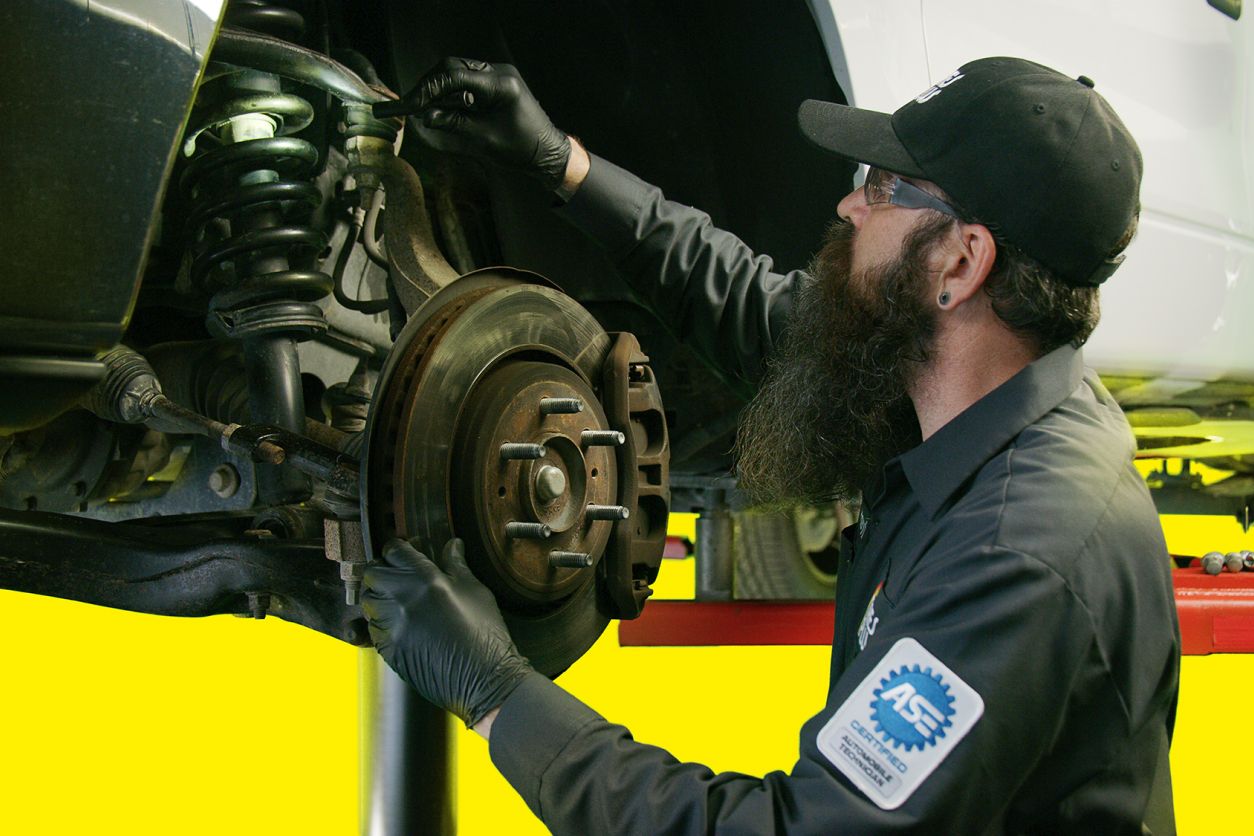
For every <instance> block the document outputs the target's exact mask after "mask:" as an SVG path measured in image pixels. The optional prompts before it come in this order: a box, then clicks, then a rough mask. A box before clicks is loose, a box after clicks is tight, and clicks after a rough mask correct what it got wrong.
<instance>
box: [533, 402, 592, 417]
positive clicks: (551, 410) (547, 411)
mask: <svg viewBox="0 0 1254 836" xmlns="http://www.w3.org/2000/svg"><path fill="white" fill-rule="evenodd" d="M576 412H583V401H581V400H579V399H578V398H541V399H540V414H541V415H574V414H575V413H576Z"/></svg>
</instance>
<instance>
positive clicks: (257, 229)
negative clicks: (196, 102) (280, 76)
mask: <svg viewBox="0 0 1254 836" xmlns="http://www.w3.org/2000/svg"><path fill="white" fill-rule="evenodd" d="M248 114H259V115H264V116H267V117H269V118H270V119H271V120H272V121H273V122H274V123H275V124H276V133H279V134H283V133H293V132H295V131H298V130H300V129H302V128H303V127H305V126H306V125H308V124H309V122H310V121H311V120H312V116H313V109H312V107H311V106H310V105H309V103H308V102H307V101H305V100H304V99H302V98H300V97H299V96H294V95H291V94H285V93H258V92H256V91H241V92H240V95H236V96H234V97H233V98H231V99H229V100H228V101H227V102H225V104H223V105H221V106H220V107H218V108H216V109H215V110H214V111H213V112H212V113H211V114H209V115H208V116H207V117H206V120H205V123H204V126H203V127H201V128H200V129H199V130H197V131H195V132H193V133H192V134H191V135H190V136H191V137H192V138H193V140H194V139H195V138H196V137H198V136H199V135H200V134H201V133H203V132H205V131H206V130H207V129H209V128H211V127H213V126H216V125H222V124H226V123H228V122H229V121H230V120H231V119H232V118H236V117H240V116H245V115H248ZM317 163H318V150H317V148H315V147H314V146H313V144H311V143H309V142H307V141H305V140H303V139H299V138H297V137H293V136H282V135H280V136H272V137H263V138H258V139H247V140H244V141H241V142H235V143H230V144H226V145H223V146H222V147H219V148H214V149H212V150H209V151H206V152H203V153H201V154H200V155H199V156H197V157H196V158H195V159H193V160H192V162H191V163H190V164H189V165H188V166H187V169H186V170H185V171H184V172H183V176H182V178H181V180H180V188H182V190H183V191H184V193H185V194H186V195H187V197H188V200H189V202H190V204H191V211H190V213H189V218H188V229H189V233H190V234H191V237H192V240H193V241H196V242H198V243H196V244H194V245H193V253H192V264H191V277H192V280H193V281H194V282H196V283H197V284H198V285H202V286H208V287H209V288H210V289H211V290H214V291H215V293H214V296H213V298H212V300H211V302H210V305H209V309H210V312H209V320H208V324H209V328H210V330H211V331H213V332H214V333H215V334H216V335H218V336H225V337H244V336H252V335H255V334H260V333H273V332H280V331H281V332H288V333H292V334H294V335H297V336H301V335H304V336H309V335H311V334H313V333H316V332H318V331H323V330H326V319H325V317H324V315H323V313H322V310H321V308H319V307H318V305H317V304H315V303H316V302H317V300H319V299H321V298H322V297H324V296H326V295H327V294H328V293H330V292H331V287H332V281H331V277H330V276H329V275H327V274H326V273H323V272H321V271H320V270H316V269H313V268H312V264H313V260H314V256H315V255H316V254H317V253H318V252H319V251H321V250H322V249H323V248H324V247H326V243H327V242H326V236H325V235H324V234H323V233H322V232H320V231H318V230H317V229H315V228H313V227H312V226H310V225H309V219H310V217H311V215H312V214H313V212H314V210H315V209H316V208H317V207H318V205H319V204H320V203H321V201H322V194H321V192H320V191H319V190H318V188H317V186H315V185H314V184H313V183H311V182H308V181H307V180H303V179H297V178H305V177H308V176H309V175H310V174H312V173H313V172H314V170H315V168H316V166H317ZM296 265H300V266H296ZM230 268H233V269H230ZM232 274H233V277H232Z"/></svg>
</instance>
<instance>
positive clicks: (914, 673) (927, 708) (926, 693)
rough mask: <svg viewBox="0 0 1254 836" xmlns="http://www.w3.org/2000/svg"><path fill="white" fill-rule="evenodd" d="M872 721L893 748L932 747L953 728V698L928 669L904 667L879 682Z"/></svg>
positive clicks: (938, 675) (938, 676)
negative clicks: (948, 728)
mask: <svg viewBox="0 0 1254 836" xmlns="http://www.w3.org/2000/svg"><path fill="white" fill-rule="evenodd" d="M873 695H874V697H875V699H874V700H872V702H871V718H872V719H873V720H874V721H875V730H876V731H877V732H879V733H880V734H882V735H883V736H884V740H885V742H887V743H891V744H893V748H897V749H899V748H901V747H902V746H905V747H906V751H910V750H912V749H922V748H923V747H924V746H935V745H936V741H937V740H938V739H940V738H942V737H944V736H945V729H946V728H947V727H949V726H950V725H952V723H953V721H952V720H951V719H950V718H951V717H953V715H954V708H953V702H954V698H953V697H952V696H950V694H949V686H948V685H946V684H945V681H944V679H943V678H942V677H941V674H939V673H935V674H934V673H932V669H931V667H927V668H920V666H919V665H917V664H916V665H913V666H905V665H903V666H902V667H901V668H900V669H898V670H897V671H895V672H893V673H890V674H889V675H888V676H886V677H884V678H883V679H881V680H880V687H879V688H876V689H875V691H874V692H873Z"/></svg>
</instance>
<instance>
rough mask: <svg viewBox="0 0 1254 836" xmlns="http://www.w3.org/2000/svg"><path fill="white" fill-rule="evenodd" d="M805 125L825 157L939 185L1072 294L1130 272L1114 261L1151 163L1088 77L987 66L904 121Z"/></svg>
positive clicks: (831, 113)
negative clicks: (1068, 286) (1144, 171)
mask: <svg viewBox="0 0 1254 836" xmlns="http://www.w3.org/2000/svg"><path fill="white" fill-rule="evenodd" d="M797 121H798V123H799V124H800V126H801V132H802V133H803V134H804V135H805V136H806V138H807V139H809V140H810V141H811V142H813V143H814V144H815V145H818V146H819V147H820V148H823V149H825V150H828V151H831V152H833V153H836V154H839V155H840V156H842V157H845V158H847V159H850V160H853V161H855V162H861V163H867V164H869V165H873V166H875V167H877V168H882V169H885V170H887V171H891V172H894V173H896V174H902V175H905V176H906V177H918V178H921V179H925V180H930V181H932V182H933V183H935V184H936V185H938V186H940V187H941V188H942V189H944V190H945V192H946V193H947V194H948V195H949V196H950V197H952V198H953V199H954V201H955V202H957V203H958V205H959V206H960V207H961V208H962V209H963V210H964V211H965V212H967V213H969V214H970V215H971V216H972V217H974V218H976V219H978V220H979V221H981V222H983V223H986V224H988V225H989V226H991V227H993V228H994V229H995V230H996V231H997V233H998V234H999V235H1000V236H1001V237H1003V238H1004V239H1005V240H1006V241H1008V242H1010V243H1011V244H1013V245H1015V246H1016V247H1018V248H1019V249H1021V250H1022V251H1023V252H1025V253H1027V254H1028V255H1029V256H1031V257H1032V258H1034V259H1036V260H1037V261H1039V262H1041V263H1042V264H1043V265H1045V266H1046V267H1048V268H1049V269H1050V270H1051V271H1052V272H1053V273H1054V274H1055V275H1057V276H1058V277H1059V278H1061V279H1062V280H1063V281H1066V282H1068V283H1069V284H1074V285H1086V286H1095V285H1099V284H1101V283H1102V282H1103V281H1105V280H1106V279H1107V278H1109V277H1110V274H1111V273H1113V272H1114V271H1115V268H1117V267H1118V266H1119V263H1120V262H1122V260H1123V258H1122V256H1118V257H1116V258H1109V257H1108V256H1110V254H1111V252H1112V251H1113V250H1114V249H1115V246H1116V245H1117V244H1118V243H1119V240H1120V239H1121V238H1122V237H1123V235H1124V233H1125V232H1126V231H1127V228H1128V225H1129V224H1130V223H1131V222H1132V218H1133V216H1134V215H1135V214H1136V213H1137V212H1138V211H1139V210H1140V198H1139V193H1140V188H1141V168H1142V165H1141V152H1140V149H1138V148H1137V145H1136V141H1135V140H1134V139H1133V138H1132V135H1131V134H1130V133H1128V129H1127V128H1126V127H1125V126H1124V124H1123V122H1122V121H1121V120H1120V119H1119V117H1118V115H1116V113H1115V111H1114V109H1113V108H1111V106H1110V104H1109V103H1108V102H1107V101H1106V100H1105V99H1104V98H1102V97H1101V96H1100V95H1099V94H1098V93H1097V91H1096V90H1094V89H1093V81H1092V80H1091V79H1089V78H1086V77H1085V76H1080V77H1079V78H1078V79H1073V78H1068V77H1067V76H1065V75H1063V74H1062V73H1059V72H1057V71H1056V70H1051V69H1050V68H1048V67H1043V66H1041V65H1040V64H1034V63H1032V62H1031V61H1024V60H1023V59H1021V58H981V59H980V60H978V61H972V62H971V63H969V64H964V65H963V66H962V67H960V68H959V69H958V70H956V71H954V72H953V73H952V74H950V75H949V76H948V77H947V78H945V79H944V80H942V81H939V82H937V83H936V84H934V85H932V86H931V87H929V88H928V89H927V90H925V91H923V92H922V93H921V94H919V96H917V97H916V98H915V99H913V100H911V101H909V102H907V103H906V104H905V105H904V106H903V107H901V108H899V109H898V110H897V111H896V112H895V113H892V114H888V113H878V112H876V111H871V110H861V109H858V108H854V107H848V106H846V105H840V104H835V103H832V102H821V101H815V100H814V99H809V100H807V101H805V102H803V103H802V105H801V108H800V110H799V111H798V113H797Z"/></svg>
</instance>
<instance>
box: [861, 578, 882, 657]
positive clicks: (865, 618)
mask: <svg viewBox="0 0 1254 836" xmlns="http://www.w3.org/2000/svg"><path fill="white" fill-rule="evenodd" d="M883 588H884V583H883V581H881V582H880V584H879V586H877V587H875V592H873V593H871V603H869V604H867V605H866V612H865V613H863V614H862V623H861V624H859V625H858V650H866V643H867V641H868V640H869V639H870V638H871V636H874V635H875V628H876V627H879V626H880V619H879V616H877V615H876V614H875V599H876V598H878V597H879V594H880V590H881V589H883Z"/></svg>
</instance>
